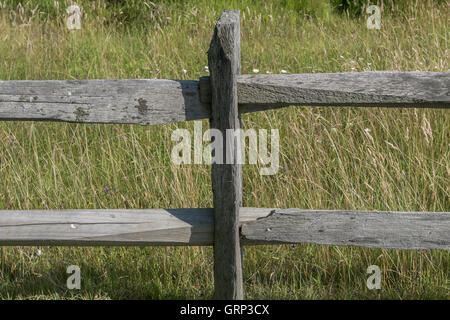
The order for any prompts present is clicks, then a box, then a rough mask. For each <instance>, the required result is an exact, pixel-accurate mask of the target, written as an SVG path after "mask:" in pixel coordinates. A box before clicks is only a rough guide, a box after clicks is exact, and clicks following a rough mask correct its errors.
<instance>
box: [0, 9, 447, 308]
mask: <svg viewBox="0 0 450 320" xmlns="http://www.w3.org/2000/svg"><path fill="white" fill-rule="evenodd" d="M0 2H1V1H0ZM3 3H7V5H5V7H4V8H3V9H0V57H1V59H0V79H2V80H13V79H96V78H97V79H100V78H152V77H157V78H172V79H198V78H199V77H200V76H204V75H207V73H206V72H205V69H204V66H206V65H207V56H206V51H207V49H208V46H209V42H210V39H211V36H212V32H213V27H214V23H215V21H216V20H217V18H218V17H219V15H220V12H221V11H222V10H223V9H227V8H240V9H241V45H242V73H252V69H253V68H258V69H260V70H261V73H265V72H266V71H270V72H272V73H279V72H280V70H282V69H284V70H287V71H288V72H290V73H302V72H339V71H365V70H403V71H407V70H422V71H448V61H449V55H450V51H449V42H448V36H449V31H448V30H449V28H448V19H447V18H448V16H449V13H450V10H449V9H450V7H449V5H448V4H447V3H445V2H442V1H411V2H410V3H409V5H403V7H402V8H401V9H399V8H397V7H395V6H394V9H392V10H389V11H386V12H384V13H383V14H382V28H381V30H379V31H375V30H368V29H367V28H366V26H365V18H366V16H364V15H363V16H362V17H360V18H354V19H352V18H349V17H348V16H347V15H346V14H341V15H340V14H337V13H335V12H334V11H330V10H328V9H326V8H325V9H323V8H322V9H320V8H319V9H315V8H309V9H308V8H306V7H305V8H306V9H307V10H303V11H302V10H299V9H302V8H293V7H292V6H291V5H292V3H293V2H290V1H286V2H285V3H284V4H283V5H282V4H280V3H281V2H277V1H268V2H266V4H264V3H263V2H256V1H250V0H248V1H242V2H238V1H233V3H232V4H228V3H226V2H225V1H216V2H213V1H206V0H204V1H184V2H177V3H169V2H162V3H156V4H155V6H153V5H151V4H150V8H149V9H148V10H142V12H141V13H139V12H138V11H136V10H135V7H133V5H130V6H129V7H128V11H124V12H127V13H126V16H127V18H122V16H123V15H124V13H123V14H121V13H120V10H119V9H118V8H120V6H118V5H110V4H107V3H105V2H103V1H77V3H78V4H79V5H80V6H81V7H82V8H83V10H84V12H85V13H86V14H85V15H84V16H83V19H82V30H80V31H76V32H69V31H67V30H66V28H65V26H64V19H63V14H64V10H65V7H66V5H67V4H68V2H64V1H61V2H60V3H61V5H60V7H59V9H58V10H56V9H52V10H53V11H52V10H50V9H48V8H50V7H51V6H52V5H53V1H47V2H42V3H43V8H44V9H45V8H47V9H48V10H47V9H46V10H44V9H42V10H35V11H34V12H32V9H34V8H35V6H32V5H31V4H33V5H34V3H33V2H30V4H28V5H24V6H23V8H24V9H21V8H20V7H19V8H17V3H18V2H17V1H16V2H14V1H13V2H11V1H6V2H2V4H3ZM111 3H112V2H111ZM133 3H134V2H133ZM136 3H137V2H136ZM404 3H406V2H404ZM45 5H47V7H45ZM136 6H138V4H136ZM136 8H137V7H136ZM396 8H397V9H396ZM308 10H310V11H309V12H319V13H320V12H327V14H315V15H312V14H310V13H308ZM311 10H312V11H311ZM323 10H325V11H323ZM183 69H186V70H187V72H186V73H184V72H183ZM203 125H204V127H206V126H207V122H206V121H205V122H204V123H203ZM243 125H244V127H245V128H255V129H259V128H266V129H268V128H278V129H279V130H280V152H281V156H280V164H281V168H280V170H279V172H278V173H277V174H276V175H274V176H260V175H259V173H258V172H259V168H258V167H257V166H251V165H245V166H244V169H243V183H244V185H243V190H244V191H243V192H244V195H243V205H244V206H255V207H279V208H288V207H297V208H304V209H359V210H363V209H367V210H375V209H376V210H399V211H413V210H414V211H416V210H417V211H426V210H429V211H450V197H449V194H450V161H449V159H450V116H449V113H448V111H445V110H427V109H382V108H379V109H378V108H376V109H374V108H371V109H365V108H345V109H344V108H322V107H321V108H310V107H301V108H300V107H289V108H286V109H282V110H276V111H268V112H264V113H254V114H249V115H245V116H244V117H243ZM181 127H183V128H188V129H189V130H193V123H192V122H190V123H184V124H173V125H165V126H155V127H141V126H128V125H82V124H68V123H44V122H40V123H39V122H2V123H0V209H39V208H40V209H69V208H181V207H211V201H212V193H211V181H210V168H209V167H208V166H206V165H192V166H176V165H174V164H172V163H171V161H170V151H171V149H172V147H173V146H174V144H175V143H173V142H171V141H170V135H171V133H172V131H173V130H174V129H175V128H181ZM106 186H107V187H108V188H111V189H112V190H111V191H104V188H105V187H106ZM37 250H38V248H36V247H2V248H1V249H0V298H3V299H17V298H21V299H24V298H26V299H42V298H45V299H70V298H76V299H184V298H193V299H204V298H211V297H212V294H213V274H212V249H211V248H209V247H203V248H197V247H195V248H175V247H167V248H71V247H68V248H63V247H43V248H41V250H42V254H41V255H38V254H37V252H38V251H37ZM449 261H450V255H449V253H448V252H446V251H431V250H428V251H399V250H382V249H363V248H351V247H334V246H315V245H297V246H295V247H291V246H289V245H283V246H264V247H246V248H245V252H244V282H245V283H244V285H245V297H246V298H247V299H264V298H271V299H448V298H449V297H450V281H449V278H450V277H449V274H450V266H449ZM72 264H76V265H79V266H80V268H81V276H82V283H81V285H82V288H81V290H68V289H67V288H66V279H67V277H68V275H67V274H66V268H67V267H68V266H69V265H72ZM372 264H375V265H378V266H379V267H380V268H381V270H382V277H383V278H382V288H381V290H373V291H371V290H368V289H367V288H366V285H365V283H366V279H367V277H368V275H367V274H366V269H367V267H368V266H369V265H372Z"/></svg>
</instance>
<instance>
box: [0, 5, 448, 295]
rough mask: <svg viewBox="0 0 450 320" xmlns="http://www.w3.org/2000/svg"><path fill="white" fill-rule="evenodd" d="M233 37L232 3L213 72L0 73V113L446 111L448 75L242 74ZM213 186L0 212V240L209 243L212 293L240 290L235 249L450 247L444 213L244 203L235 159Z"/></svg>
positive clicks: (231, 123)
mask: <svg viewBox="0 0 450 320" xmlns="http://www.w3.org/2000/svg"><path fill="white" fill-rule="evenodd" d="M239 33H240V25H239V11H225V12H223V13H222V15H221V17H220V19H219V21H218V23H217V24H216V26H215V30H214V36H213V38H212V41H211V45H210V48H209V51H208V63H209V70H210V77H203V78H201V79H200V80H199V81H185V80H147V79H144V80H79V81H78V80H77V81H72V80H64V81H56V80H54V81H0V120H42V121H68V122H80V123H127V124H140V125H156V124H164V123H171V122H179V121H188V120H196V119H205V118H208V119H210V125H211V128H217V129H219V130H221V131H222V132H223V133H225V130H226V129H239V128H240V127H241V121H240V113H245V112H254V111H262V110H268V109H274V108H281V107H285V106H289V105H307V106H342V107H345V106H361V107H411V108H417V107H423V108H449V107H450V95H449V88H450V73H449V72H387V71H386V72H385V71H383V72H352V73H320V74H283V75H240V69H241V67H240V36H239ZM225 136H226V135H225V134H224V137H225ZM225 145H227V146H228V144H227V143H225ZM236 148H237V147H236V146H233V147H231V148H230V147H228V148H227V149H226V150H225V152H224V157H225V154H226V153H228V154H230V153H233V154H236V152H237V149H236ZM212 186H213V194H214V208H211V209H146V210H122V209H116V210H82V209H80V210H1V211H0V245H70V246H72V245H80V246H89V245H105V246H106V245H108V246H109V245H117V246H138V245H139V246H144V245H145V246H146V245H194V246H197V245H214V280H215V298H216V299H242V298H243V288H242V265H241V264H242V261H241V245H246V244H268V243H315V244H326V245H343V246H362V247H369V248H393V249H443V250H450V212H442V213H438V212H375V211H370V212H365V211H344V210H300V209H282V210H281V209H275V208H245V207H241V195H242V176H241V165H239V164H213V165H212Z"/></svg>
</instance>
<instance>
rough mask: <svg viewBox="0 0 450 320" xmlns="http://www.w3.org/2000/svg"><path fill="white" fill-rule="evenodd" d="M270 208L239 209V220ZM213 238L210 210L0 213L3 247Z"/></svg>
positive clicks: (197, 242)
mask: <svg viewBox="0 0 450 320" xmlns="http://www.w3.org/2000/svg"><path fill="white" fill-rule="evenodd" d="M271 210H272V209H265V208H241V221H240V222H241V223H245V222H248V221H253V220H256V219H257V218H261V217H265V216H267V215H268V214H269V213H270V211H271ZM213 240H214V210H213V209H145V210H139V209H126V210H125V209H111V210H83V209H77V210H0V245H3V246H9V245H11V246H13V245H14V246H15V245H34V246H37V245H39V246H43V245H55V246H74V245H78V246H99V245H102V246H149V245H150V246H159V245H161V246H165V245H167V246H176V245H184V246H201V245H212V244H213Z"/></svg>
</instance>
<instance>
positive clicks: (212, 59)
mask: <svg viewBox="0 0 450 320" xmlns="http://www.w3.org/2000/svg"><path fill="white" fill-rule="evenodd" d="M239 24H240V21H239V11H238V10H228V11H224V12H223V13H222V15H221V16H220V19H219V21H218V22H217V24H216V26H215V29H214V36H213V38H212V40H211V45H210V48H209V51H208V64H209V71H210V83H211V96H212V102H211V106H212V116H211V122H210V125H211V128H213V129H218V130H220V132H221V133H222V138H223V141H222V142H223V144H222V145H221V147H224V148H223V149H222V151H223V152H221V154H218V153H217V152H218V150H215V152H216V154H215V156H217V157H219V156H220V159H218V158H216V159H215V163H213V165H212V171H211V174H212V189H213V194H214V284H215V293H214V298H215V299H235V300H240V299H243V288H242V261H241V250H240V243H239V241H240V240H239V208H240V206H241V201H242V166H241V162H240V161H236V160H237V159H238V157H239V155H240V152H241V150H240V144H237V143H236V142H237V141H235V136H234V134H233V135H227V131H230V130H228V129H232V132H233V133H235V132H236V130H238V129H240V128H241V119H240V116H239V113H238V98H237V76H238V75H239V74H240V72H241V49H240V25H239ZM216 139H217V138H216ZM238 139H240V137H239V136H237V138H236V140H238ZM222 157H223V158H222ZM213 159H214V158H213ZM230 159H233V161H232V162H231V163H230ZM220 160H222V161H220Z"/></svg>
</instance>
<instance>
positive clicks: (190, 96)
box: [0, 79, 210, 125]
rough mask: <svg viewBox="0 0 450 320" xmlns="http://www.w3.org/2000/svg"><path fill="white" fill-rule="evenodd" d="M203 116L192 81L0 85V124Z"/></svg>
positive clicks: (205, 115)
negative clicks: (10, 121) (16, 121)
mask: <svg viewBox="0 0 450 320" xmlns="http://www.w3.org/2000/svg"><path fill="white" fill-rule="evenodd" d="M209 116H210V107H209V106H208V105H205V104H202V103H200V98H199V88H198V81H190V80H158V79H123V80H48V81H38V80H24V81H0V120H52V121H68V122H93V123H127V124H141V125H154V124H163V123H170V122H179V121H187V120H195V119H203V118H208V117H209Z"/></svg>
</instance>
